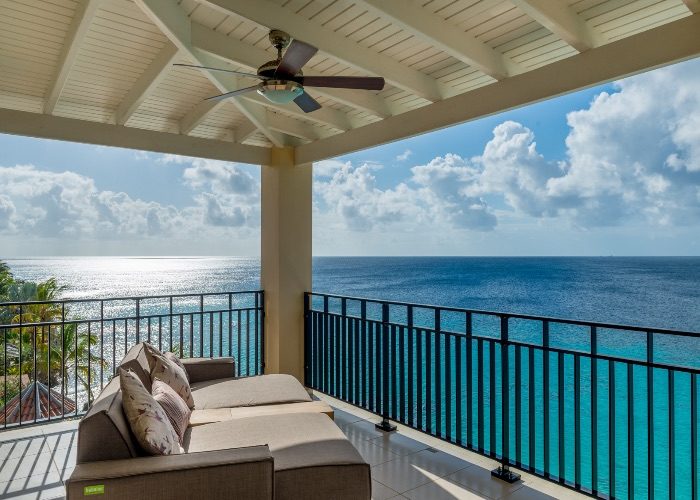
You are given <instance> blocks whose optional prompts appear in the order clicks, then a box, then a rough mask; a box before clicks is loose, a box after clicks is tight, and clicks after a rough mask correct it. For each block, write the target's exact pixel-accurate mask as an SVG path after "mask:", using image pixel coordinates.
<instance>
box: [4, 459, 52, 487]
mask: <svg viewBox="0 0 700 500" xmlns="http://www.w3.org/2000/svg"><path fill="white" fill-rule="evenodd" d="M49 472H56V473H58V469H57V468H56V467H55V465H54V463H53V457H52V456H51V453H48V452H45V453H39V454H38V455H29V456H26V457H20V458H9V459H7V460H5V461H4V462H3V463H2V468H0V482H7V481H14V480H15V479H22V478H25V477H29V476H38V475H42V474H48V473H49Z"/></svg>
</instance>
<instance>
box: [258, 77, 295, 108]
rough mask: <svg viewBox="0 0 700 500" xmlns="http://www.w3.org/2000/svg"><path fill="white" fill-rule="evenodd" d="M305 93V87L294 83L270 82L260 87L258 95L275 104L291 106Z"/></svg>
mask: <svg viewBox="0 0 700 500" xmlns="http://www.w3.org/2000/svg"><path fill="white" fill-rule="evenodd" d="M303 93H304V87H302V86H301V85H299V84H298V83H297V82H293V81H282V80H268V81H266V82H263V83H261V84H260V85H259V86H258V94H260V95H261V96H263V97H264V98H265V99H267V100H268V101H270V102H273V103H275V104H289V103H290V102H292V101H294V99H296V98H297V97H299V96H300V95H301V94H303Z"/></svg>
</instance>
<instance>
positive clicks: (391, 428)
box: [374, 420, 396, 432]
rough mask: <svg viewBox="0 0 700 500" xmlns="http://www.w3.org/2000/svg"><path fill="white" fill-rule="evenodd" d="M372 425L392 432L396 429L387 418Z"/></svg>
mask: <svg viewBox="0 0 700 500" xmlns="http://www.w3.org/2000/svg"><path fill="white" fill-rule="evenodd" d="M374 426H375V427H376V428H377V429H379V430H380V431H384V432H393V431H395V430H396V426H395V425H393V424H391V422H389V421H388V420H382V421H381V422H379V423H376V424H374Z"/></svg>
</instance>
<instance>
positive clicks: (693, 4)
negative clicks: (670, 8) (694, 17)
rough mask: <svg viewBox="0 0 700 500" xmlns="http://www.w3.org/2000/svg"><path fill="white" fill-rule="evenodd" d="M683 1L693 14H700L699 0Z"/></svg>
mask: <svg viewBox="0 0 700 500" xmlns="http://www.w3.org/2000/svg"><path fill="white" fill-rule="evenodd" d="M683 3H684V4H685V6H686V7H688V9H689V10H690V12H692V13H693V14H700V0H683Z"/></svg>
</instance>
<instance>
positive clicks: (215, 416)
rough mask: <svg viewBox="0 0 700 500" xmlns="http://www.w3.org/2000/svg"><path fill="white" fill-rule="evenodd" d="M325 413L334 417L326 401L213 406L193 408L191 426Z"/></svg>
mask: <svg viewBox="0 0 700 500" xmlns="http://www.w3.org/2000/svg"><path fill="white" fill-rule="evenodd" d="M309 412H311V413H325V414H326V415H328V416H329V417H330V418H331V419H332V418H333V416H334V414H333V408H331V407H330V406H329V405H328V403H326V402H324V401H305V402H303V403H283V404H278V405H262V406H239V407H238V408H211V409H209V410H193V411H192V415H191V416H190V426H195V425H204V424H211V423H213V422H223V421H224V420H231V419H234V418H246V417H256V416H258V415H275V414H277V413H309Z"/></svg>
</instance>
